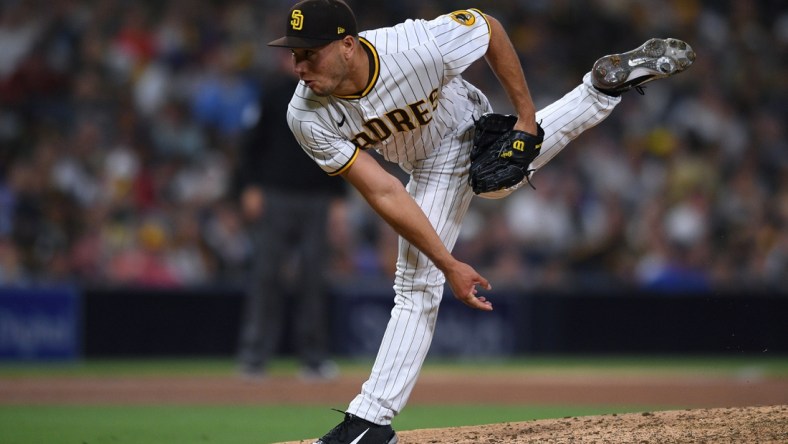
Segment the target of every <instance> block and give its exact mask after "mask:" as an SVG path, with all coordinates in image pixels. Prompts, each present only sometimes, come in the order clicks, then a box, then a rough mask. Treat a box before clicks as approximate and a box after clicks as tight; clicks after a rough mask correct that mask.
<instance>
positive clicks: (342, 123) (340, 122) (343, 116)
mask: <svg viewBox="0 0 788 444" xmlns="http://www.w3.org/2000/svg"><path fill="white" fill-rule="evenodd" d="M345 120H347V118H345V115H344V114H342V120H340V121H339V123H337V125H339V127H340V128H342V125H344V124H345ZM351 444H352V443H351Z"/></svg>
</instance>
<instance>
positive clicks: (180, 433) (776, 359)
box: [0, 355, 788, 444]
mask: <svg viewBox="0 0 788 444" xmlns="http://www.w3.org/2000/svg"><path fill="white" fill-rule="evenodd" d="M370 366H371V362H370V361H368V360H360V361H340V367H341V369H342V372H343V373H345V374H361V375H366V374H367V373H368V372H369V368H370ZM297 368H298V367H297V365H296V363H295V362H294V361H292V360H281V361H278V362H276V363H275V365H274V366H273V367H272V368H271V372H272V373H273V374H294V373H295V372H296V371H297ZM234 372H235V364H234V362H233V361H232V360H230V359H149V360H100V361H98V360H97V361H93V360H88V361H82V362H76V363H47V364H41V363H13V364H11V363H0V379H1V380H5V382H8V383H13V379H14V378H21V377H25V378H29V377H38V376H40V377H42V378H45V377H49V376H65V377H68V376H74V377H93V376H95V377H112V376H118V375H124V376H125V375H129V376H135V375H139V376H146V375H158V376H161V375H168V376H177V375H189V376H195V375H233V374H234ZM424 372H425V373H437V374H441V373H468V372H472V373H474V374H478V373H480V372H481V373H482V374H484V375H485V376H486V377H487V376H494V375H495V374H504V373H510V372H517V373H523V374H542V373H545V374H574V373H578V374H594V373H597V374H601V373H604V374H610V373H621V374H633V373H636V374H644V373H659V374H703V375H751V374H757V375H762V376H769V377H778V378H785V377H788V356H767V355H763V356H760V355H759V356H735V357H654V356H647V357H646V356H644V357H632V356H630V357H575V356H573V357H560V356H559V357H527V358H520V359H513V360H501V361H498V362H490V361H489V360H487V361H457V360H440V359H430V360H428V362H427V364H426V365H425V367H424ZM332 407H337V406H334V405H332V406H302V405H254V406H191V405H189V406H187V405H183V406H180V405H166V406H163V405H146V406H124V405H112V406H110V405H97V406H94V405H91V406H85V405H42V406H37V405H36V406H33V405H3V402H2V391H1V390H0V443H2V444H30V443H47V444H49V443H57V444H59V443H69V444H70V443H74V444H128V443H135V444H136V443H139V444H165V443H166V444H176V443H228V444H230V443H232V444H246V443H249V444H251V443H255V444H264V443H272V442H279V441H289V440H298V439H305V438H314V437H318V436H320V435H321V434H323V433H325V432H326V431H327V430H328V429H329V428H330V427H332V426H333V425H334V424H336V423H338V422H339V421H340V420H341V415H340V414H339V413H337V412H334V411H332V410H331V408H332ZM673 407H674V406H610V405H605V406H598V407H594V406H571V405H569V406H553V405H551V406H535V405H519V406H512V405H504V406H499V405H429V406H421V405H410V406H408V408H407V409H405V411H404V412H403V413H402V414H401V415H400V416H398V417H397V420H396V424H395V426H396V428H397V430H401V431H404V430H413V429H422V428H438V427H453V426H462V425H477V424H489V423H499V422H505V421H525V420H531V419H545V418H560V417H567V416H585V415H596V414H606V413H626V412H637V411H646V410H666V409H671V408H673ZM675 407H679V406H675Z"/></svg>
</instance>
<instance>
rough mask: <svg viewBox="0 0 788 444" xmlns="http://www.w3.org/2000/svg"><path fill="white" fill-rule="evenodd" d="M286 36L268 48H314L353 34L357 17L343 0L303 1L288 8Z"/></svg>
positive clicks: (354, 33)
mask: <svg viewBox="0 0 788 444" xmlns="http://www.w3.org/2000/svg"><path fill="white" fill-rule="evenodd" d="M286 26H287V28H286V29H287V31H286V32H285V36H284V37H282V38H278V39H276V40H274V41H272V42H269V43H268V46H281V47H285V48H315V47H318V46H323V45H326V44H328V43H331V42H333V41H335V40H341V39H343V38H344V37H345V36H348V35H356V34H357V32H358V31H357V29H356V16H355V15H354V14H353V11H352V10H351V9H350V6H348V5H347V3H345V2H344V1H342V0H303V1H300V2H298V3H296V4H295V5H293V7H292V8H290V13H289V14H288V15H287V25H286Z"/></svg>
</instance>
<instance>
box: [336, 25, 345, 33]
mask: <svg viewBox="0 0 788 444" xmlns="http://www.w3.org/2000/svg"><path fill="white" fill-rule="evenodd" d="M344 33H345V28H343V27H341V26H337V35H339V34H344Z"/></svg>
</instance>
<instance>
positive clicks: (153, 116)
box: [0, 0, 788, 292]
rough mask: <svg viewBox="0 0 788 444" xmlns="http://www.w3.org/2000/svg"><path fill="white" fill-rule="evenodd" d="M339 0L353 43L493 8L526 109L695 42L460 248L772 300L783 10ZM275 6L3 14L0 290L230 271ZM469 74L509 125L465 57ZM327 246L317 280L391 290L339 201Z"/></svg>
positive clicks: (249, 0)
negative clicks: (634, 57) (353, 30)
mask: <svg viewBox="0 0 788 444" xmlns="http://www.w3.org/2000/svg"><path fill="white" fill-rule="evenodd" d="M349 3H350V4H351V5H352V7H353V8H354V9H355V11H356V14H357V18H358V22H359V27H360V28H361V29H370V28H375V27H379V26H386V25H392V24H395V23H397V22H399V21H401V20H404V19H407V18H417V17H418V18H432V17H435V16H437V15H439V14H441V13H445V12H451V11H453V10H456V9H461V8H466V7H478V8H479V9H481V10H482V11H484V12H487V13H489V14H491V15H494V16H496V17H497V18H499V19H500V20H501V21H502V22H503V24H504V26H505V27H506V28H507V29H508V31H509V33H510V36H511V37H512V40H513V41H514V43H515V47H516V49H517V51H518V52H519V54H520V56H521V59H522V62H523V66H524V68H525V72H526V77H527V79H528V83H529V87H530V89H531V92H532V95H533V97H534V100H535V101H536V103H537V106H544V105H546V104H548V103H550V102H552V101H553V100H555V99H557V98H558V97H560V95H562V94H564V93H565V92H568V91H569V90H570V89H571V88H573V87H574V86H575V85H577V84H578V83H579V82H580V79H581V78H582V76H583V74H584V73H585V72H587V71H588V70H589V69H590V67H591V66H592V64H593V63H594V61H595V60H596V59H597V58H598V57H600V56H602V55H605V54H609V53H613V52H622V51H625V50H629V49H631V48H633V47H635V46H637V45H639V44H641V43H642V42H643V41H645V40H646V39H647V38H649V37H652V36H660V37H667V36H672V37H677V38H680V39H682V40H685V41H687V42H689V43H690V44H691V45H692V46H693V48H694V49H695V50H696V52H697V54H698V57H697V61H696V62H695V64H694V66H693V67H692V68H691V69H690V70H689V71H687V73H685V74H682V75H679V76H677V77H675V78H671V79H669V80H667V81H660V82H654V83H650V84H648V85H646V86H647V87H646V89H645V95H643V96H640V95H638V94H637V92H634V91H632V92H629V93H627V95H626V96H625V97H624V100H623V102H622V103H621V105H620V106H619V107H618V108H617V109H616V110H615V111H614V113H613V115H612V116H611V117H610V118H609V119H608V120H606V121H605V122H603V123H602V124H601V125H600V126H598V127H597V128H594V129H592V130H590V131H588V132H586V133H585V134H583V135H581V136H580V137H579V138H578V139H577V140H575V141H574V142H572V143H571V144H570V145H569V146H568V147H567V149H566V150H565V151H563V152H562V153H561V154H560V155H559V156H558V157H556V158H555V159H553V160H552V161H551V163H549V164H548V165H547V166H546V167H545V168H544V169H542V170H540V171H539V172H538V173H537V174H536V175H535V176H534V177H533V183H534V186H535V189H530V188H528V187H525V188H523V189H522V190H520V191H518V192H517V193H515V194H513V195H512V196H510V197H509V198H507V199H503V200H499V201H493V200H483V199H476V200H475V201H474V203H473V204H472V205H471V212H470V214H469V216H468V218H467V220H466V224H465V226H464V227H463V232H462V234H461V238H460V240H459V242H458V245H457V247H456V250H455V252H456V254H457V256H458V257H459V258H461V259H463V260H466V261H468V262H469V263H471V264H473V265H474V266H476V267H478V268H479V270H480V271H481V272H482V274H484V275H485V277H487V278H488V279H489V280H490V281H491V282H492V283H493V285H494V286H495V287H496V288H502V287H513V288H520V289H529V288H534V287H549V288H570V289H577V288H580V289H583V288H590V287H589V286H594V287H593V288H618V287H620V286H637V287H641V288H645V289H651V290H667V291H698V292H705V291H714V290H720V289H723V290H729V289H732V288H733V289H742V290H748V289H754V290H758V291H761V290H764V289H765V290H767V291H784V290H782V289H784V288H786V284H788V146H787V145H788V142H787V139H786V125H785V122H786V121H788V120H787V119H786V116H787V115H788V113H786V106H788V97H786V91H788V85H787V84H786V83H787V82H788V70H786V62H788V57H787V56H786V49H787V48H788V9H786V8H785V7H784V4H783V3H782V2H781V1H776V0H775V1H769V0H762V1H755V0H744V1H733V0H728V1H716V0H682V1H675V0H674V1H670V0H638V1H624V0H594V1H579V0H562V1H514V0H513V1H486V0H481V1H477V2H475V3H474V2H471V3H467V2H462V3H457V2H455V1H415V0H403V1H400V2H396V3H390V2H388V3H387V2H383V3H379V2H362V1H353V0H350V1H349ZM290 5H291V2H290V1H286V0H278V1H274V0H228V1H209V0H195V1H187V0H160V1H156V2H154V1H131V0H48V1H46V2H45V1H43V0H42V1H36V0H0V285H26V284H31V283H39V282H71V283H77V284H79V285H83V286H118V285H135V286H136V285H139V286H168V287H178V286H195V285H215V284H221V283H233V282H238V281H239V280H242V279H243V275H244V273H245V272H246V270H247V267H248V264H249V260H250V258H251V257H252V255H254V254H255V252H254V250H253V248H252V246H251V242H250V238H249V235H248V228H247V223H246V221H245V220H244V218H243V215H242V213H241V212H240V211H239V204H238V186H237V180H236V178H237V170H238V162H237V158H238V146H239V141H240V140H241V139H242V137H244V132H245V130H247V129H248V127H249V124H250V122H251V121H253V120H254V116H255V114H256V113H259V109H255V107H256V106H257V104H258V103H259V100H258V99H259V97H260V95H261V94H265V93H266V79H267V78H270V76H276V75H282V73H281V72H279V71H278V68H277V67H278V66H279V65H280V63H278V62H277V59H278V58H279V57H280V54H281V53H277V51H281V50H276V49H272V48H268V47H266V45H265V44H266V42H268V41H269V40H271V39H273V38H275V37H278V35H279V34H281V33H282V32H283V26H284V24H283V17H284V16H285V13H286V11H287V9H288V8H289V6H290ZM464 77H466V78H467V79H468V80H470V81H471V82H473V83H475V84H476V85H477V86H479V87H480V88H481V89H482V90H483V91H485V92H486V93H487V94H488V96H489V97H490V99H491V100H492V101H493V103H494V105H495V107H496V109H497V110H498V111H501V112H508V111H510V106H509V104H508V102H507V100H506V97H505V95H503V91H502V90H501V88H500V86H499V85H498V83H497V81H496V79H495V78H494V76H493V75H492V74H491V73H490V71H489V69H488V68H487V66H486V65H485V64H484V62H483V61H480V62H478V63H476V64H474V65H473V66H472V67H471V68H469V70H468V71H467V72H466V74H465V75H464ZM285 106H286V104H284V103H283V104H282V119H284V109H285ZM282 168H287V166H286V165H283V166H282ZM390 168H391V171H393V172H395V173H396V174H399V175H401V177H403V178H404V175H402V173H401V172H398V171H397V170H396V166H390ZM293 174H298V172H297V171H293ZM337 180H341V179H339V178H337ZM327 235H328V236H329V238H330V240H331V243H332V251H333V253H332V257H331V266H330V267H329V269H327V270H324V272H326V273H329V274H330V275H331V276H332V277H333V278H335V279H337V280H338V281H342V282H344V283H347V282H351V281H352V280H353V279H358V278H368V277H369V278H376V277H383V279H384V280H386V281H388V280H389V277H390V276H391V273H392V270H393V263H394V258H395V254H396V236H395V235H394V234H393V233H392V232H391V230H390V229H389V228H387V227H386V226H385V225H384V224H383V223H382V222H381V221H380V220H379V218H378V217H377V216H376V215H374V213H372V212H371V210H369V209H367V208H366V204H365V203H363V202H361V200H360V199H359V198H358V196H357V195H355V194H354V193H351V194H350V197H349V198H348V199H346V202H345V203H344V205H340V206H337V207H336V208H335V209H334V213H333V214H332V217H331V225H330V227H329V233H328V234H327Z"/></svg>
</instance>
